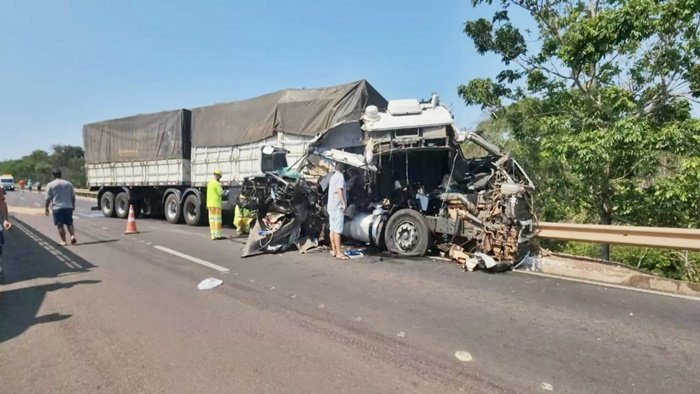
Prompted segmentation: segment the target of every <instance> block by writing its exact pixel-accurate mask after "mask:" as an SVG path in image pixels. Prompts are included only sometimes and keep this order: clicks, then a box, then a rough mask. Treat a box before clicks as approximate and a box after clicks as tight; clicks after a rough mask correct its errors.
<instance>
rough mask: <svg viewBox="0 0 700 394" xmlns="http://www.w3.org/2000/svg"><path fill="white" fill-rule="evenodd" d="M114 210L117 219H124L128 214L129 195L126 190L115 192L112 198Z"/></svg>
mask: <svg viewBox="0 0 700 394" xmlns="http://www.w3.org/2000/svg"><path fill="white" fill-rule="evenodd" d="M114 212H115V213H116V214H117V217H118V218H119V219H126V218H127V217H128V216H129V196H128V195H127V194H126V192H121V193H119V194H117V197H116V198H115V199H114Z"/></svg>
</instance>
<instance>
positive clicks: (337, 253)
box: [326, 163, 349, 260]
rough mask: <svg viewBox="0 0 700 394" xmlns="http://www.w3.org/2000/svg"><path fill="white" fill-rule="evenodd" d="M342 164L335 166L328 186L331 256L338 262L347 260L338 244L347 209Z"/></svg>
mask: <svg viewBox="0 0 700 394" xmlns="http://www.w3.org/2000/svg"><path fill="white" fill-rule="evenodd" d="M344 169H345V166H344V165H343V163H336V164H335V172H334V173H333V175H332V176H331V179H330V182H329V184H328V206H327V207H326V209H327V211H328V221H329V226H328V228H329V230H330V238H331V256H333V257H335V258H337V259H339V260H347V259H349V257H348V256H346V255H345V254H344V253H343V251H342V249H341V245H342V244H341V243H340V235H341V234H342V233H343V224H344V221H345V208H347V206H348V204H347V195H346V190H345V189H346V187H345V177H344V176H343V170H344Z"/></svg>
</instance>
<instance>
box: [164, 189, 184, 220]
mask: <svg viewBox="0 0 700 394" xmlns="http://www.w3.org/2000/svg"><path fill="white" fill-rule="evenodd" d="M164 208H165V220H167V221H168V222H170V223H173V224H176V223H180V221H181V220H182V205H181V204H180V197H178V195H177V194H175V193H171V194H168V197H166V198H165V207H164Z"/></svg>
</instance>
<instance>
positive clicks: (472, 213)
mask: <svg viewBox="0 0 700 394" xmlns="http://www.w3.org/2000/svg"><path fill="white" fill-rule="evenodd" d="M461 143H471V144H476V145H477V146H479V147H480V148H481V149H482V150H483V152H484V154H483V155H481V156H479V157H465V156H464V154H463V151H462V148H461V146H460V144H461ZM334 163H344V164H345V165H346V166H347V167H349V169H348V170H347V171H346V172H345V179H346V184H347V193H348V209H347V210H346V212H345V215H346V220H345V227H344V231H343V237H344V238H350V239H353V240H355V241H359V242H361V243H364V244H368V245H373V246H376V247H378V248H382V249H386V250H388V251H389V252H391V253H394V254H397V255H401V256H422V255H425V254H426V253H429V252H433V253H442V254H444V255H446V256H449V257H450V258H452V259H453V260H455V261H458V262H459V263H461V264H463V265H464V267H465V269H469V270H472V269H474V268H475V267H477V266H480V267H482V268H487V269H499V268H506V269H507V268H509V267H511V266H512V265H513V264H514V263H515V262H517V261H518V260H519V258H520V257H522V256H521V254H522V253H524V251H525V250H526V245H527V243H528V241H529V239H530V238H531V233H532V226H533V224H534V223H533V221H534V217H533V213H532V212H533V208H532V192H533V191H534V185H533V184H532V182H531V181H530V179H529V178H528V176H527V174H526V173H525V171H523V169H522V168H521V166H520V165H519V164H518V163H517V162H516V161H515V160H514V159H513V158H511V157H510V156H509V155H508V154H505V153H503V152H501V151H500V150H499V149H498V148H497V147H496V146H494V145H492V144H490V143H489V142H487V141H486V140H484V139H483V138H482V137H480V136H479V135H477V134H474V133H468V134H460V133H459V132H458V130H457V128H456V127H455V126H454V124H453V118H452V115H451V114H450V112H449V111H448V110H447V108H445V107H444V106H442V105H440V104H439V102H438V97H437V95H433V96H432V98H431V99H430V100H428V101H426V102H420V101H418V100H394V101H389V103H388V105H387V108H386V109H384V110H382V111H380V109H379V108H377V107H376V106H373V105H370V106H368V107H367V108H366V109H365V111H364V115H363V116H362V119H361V120H360V121H356V122H346V123H341V124H338V125H335V126H334V127H331V128H330V129H328V130H327V131H325V132H324V133H322V134H320V135H318V136H317V137H316V138H315V139H314V140H313V141H312V142H311V143H310V144H309V149H308V151H307V153H306V154H305V155H304V156H303V157H302V158H301V159H300V160H298V161H297V162H296V163H294V164H293V165H292V166H291V167H290V168H285V169H283V170H279V171H272V172H267V173H265V174H264V175H261V176H256V177H250V178H247V179H246V180H245V182H244V185H243V190H242V193H241V195H240V196H239V203H240V204H243V205H245V206H246V207H248V208H251V209H254V210H256V223H255V228H254V231H253V232H251V235H250V237H249V239H248V243H247V245H246V247H245V248H244V251H243V255H244V256H249V255H252V254H255V253H258V252H274V251H283V250H287V249H288V248H290V247H291V246H293V245H295V244H299V243H300V241H301V240H307V239H313V240H316V239H318V238H323V237H324V235H325V233H326V231H327V230H326V222H327V213H326V212H325V201H326V199H327V193H328V191H327V190H326V189H327V186H328V177H329V174H330V172H331V168H332V167H333V165H334Z"/></svg>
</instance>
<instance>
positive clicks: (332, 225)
mask: <svg viewBox="0 0 700 394" xmlns="http://www.w3.org/2000/svg"><path fill="white" fill-rule="evenodd" d="M328 221H329V228H328V229H329V230H330V231H332V232H334V233H336V234H342V233H343V224H344V222H345V215H343V211H340V210H337V211H330V212H328Z"/></svg>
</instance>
